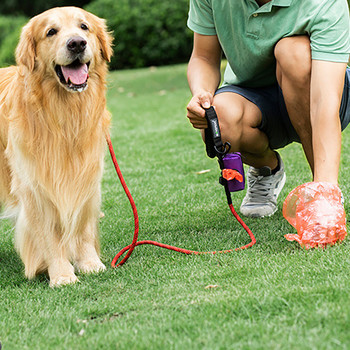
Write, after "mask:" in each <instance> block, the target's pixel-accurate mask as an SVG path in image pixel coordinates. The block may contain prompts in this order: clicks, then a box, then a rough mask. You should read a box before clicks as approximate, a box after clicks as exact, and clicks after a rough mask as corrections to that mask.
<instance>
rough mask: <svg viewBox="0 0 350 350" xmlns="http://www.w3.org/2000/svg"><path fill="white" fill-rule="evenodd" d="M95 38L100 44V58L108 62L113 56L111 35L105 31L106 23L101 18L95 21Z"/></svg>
mask: <svg viewBox="0 0 350 350" xmlns="http://www.w3.org/2000/svg"><path fill="white" fill-rule="evenodd" d="M97 37H98V40H99V42H100V46H101V54H102V57H103V58H104V59H105V60H106V61H107V62H110V61H111V57H112V55H113V49H112V42H113V37H112V33H111V32H108V31H107V25H106V21H105V20H104V19H101V18H98V21H97Z"/></svg>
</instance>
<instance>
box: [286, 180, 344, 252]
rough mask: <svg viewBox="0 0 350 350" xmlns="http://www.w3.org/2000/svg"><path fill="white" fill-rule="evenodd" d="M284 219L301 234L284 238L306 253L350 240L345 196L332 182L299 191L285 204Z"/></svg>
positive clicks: (290, 195)
mask: <svg viewBox="0 0 350 350" xmlns="http://www.w3.org/2000/svg"><path fill="white" fill-rule="evenodd" d="M283 216H284V217H285V219H287V221H288V222H289V223H290V224H291V225H292V226H293V227H294V228H296V230H297V232H298V234H287V235H285V236H284V237H285V238H286V239H287V240H288V241H297V242H298V243H299V244H300V245H301V246H302V247H304V248H306V249H309V248H315V247H326V246H327V245H328V244H329V245H333V244H335V243H336V242H341V241H342V240H343V239H344V238H345V236H346V218H345V210H344V207H343V205H342V204H341V192H340V189H339V187H338V186H337V185H334V184H331V183H328V182H309V183H306V184H303V185H300V186H298V187H297V188H295V189H294V190H293V191H292V192H290V193H289V195H288V196H287V198H286V200H285V201H284V204H283Z"/></svg>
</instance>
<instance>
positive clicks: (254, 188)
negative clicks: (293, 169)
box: [240, 152, 286, 218]
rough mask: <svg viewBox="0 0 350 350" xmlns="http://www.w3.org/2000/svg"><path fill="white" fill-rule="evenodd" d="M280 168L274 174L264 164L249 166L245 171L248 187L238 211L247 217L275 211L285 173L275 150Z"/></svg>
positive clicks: (269, 214) (256, 216) (258, 216)
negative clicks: (255, 166)
mask: <svg viewBox="0 0 350 350" xmlns="http://www.w3.org/2000/svg"><path fill="white" fill-rule="evenodd" d="M276 155H277V157H278V160H279V163H280V169H279V170H278V171H277V172H276V174H274V175H273V174H272V173H271V169H270V168H269V167H267V166H264V167H262V168H260V169H257V168H254V167H250V168H249V170H248V173H247V183H248V189H247V193H246V195H245V197H244V199H243V201H242V204H241V208H240V212H241V213H242V214H243V215H245V216H248V217H252V218H262V217H264V216H271V215H273V214H274V213H275V212H276V211H277V198H278V195H279V194H280V192H281V190H282V188H283V186H284V184H285V182H286V174H285V172H284V165H283V161H282V159H281V157H280V155H279V154H278V153H277V152H276Z"/></svg>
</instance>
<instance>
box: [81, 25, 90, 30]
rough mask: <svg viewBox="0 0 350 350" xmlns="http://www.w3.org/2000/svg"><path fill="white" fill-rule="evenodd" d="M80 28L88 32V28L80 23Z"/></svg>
mask: <svg viewBox="0 0 350 350" xmlns="http://www.w3.org/2000/svg"><path fill="white" fill-rule="evenodd" d="M80 28H81V29H82V30H89V27H88V26H87V25H86V24H85V23H82V24H81V25H80Z"/></svg>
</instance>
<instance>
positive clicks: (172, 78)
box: [0, 65, 350, 350]
mask: <svg viewBox="0 0 350 350" xmlns="http://www.w3.org/2000/svg"><path fill="white" fill-rule="evenodd" d="M185 71H186V67H185V66H184V65H180V66H174V67H166V68H159V69H156V70H151V69H142V70H133V71H123V72H114V73H111V75H110V82H109V85H110V88H109V92H108V105H109V109H110V111H111V112H112V114H113V128H112V139H113V143H114V146H115V150H116V153H117V158H118V161H119V164H120V166H121V169H122V171H123V174H124V177H125V180H126V182H127V184H128V186H129V188H130V190H131V192H132V194H133V196H134V199H135V202H136V204H137V206H138V210H139V216H140V237H139V238H140V239H153V240H158V241H161V242H164V243H168V244H174V245H177V246H181V247H185V248H188V249H196V250H197V249H198V250H216V249H229V248H234V247H238V246H240V245H243V244H246V243H247V242H248V241H249V237H248V236H247V234H246V233H245V232H244V231H243V230H242V229H241V228H240V226H239V224H238V223H237V222H235V220H234V218H233V217H232V215H231V213H230V211H229V209H228V207H227V204H226V201H225V195H224V191H223V189H222V188H221V186H220V185H219V184H218V183H217V180H218V176H219V170H218V166H217V163H216V161H214V160H211V159H208V158H207V157H206V155H205V151H204V146H203V144H202V142H201V139H200V136H199V133H198V132H197V131H196V130H194V129H192V127H191V126H190V124H189V122H188V121H187V119H186V117H185V115H186V112H185V107H186V104H187V102H188V100H189V99H190V93H189V90H188V87H187V82H186V72H185ZM343 135H344V136H343V157H342V164H341V177H340V178H341V181H340V184H341V188H342V190H343V193H344V195H345V199H346V205H345V206H346V211H347V212H348V211H349V193H350V188H349V186H350V185H349V183H350V181H349V178H350V175H349V174H350V169H349V161H348V159H349V158H348V153H349V151H350V141H349V132H345V133H344V134H343ZM281 155H282V157H283V159H284V162H285V167H286V172H287V183H286V186H285V188H284V189H283V191H282V193H281V196H280V200H279V207H280V210H279V211H278V213H277V214H275V215H274V216H273V217H271V218H266V219H262V220H253V219H246V220H245V221H246V223H247V224H248V225H249V227H250V228H251V229H252V231H253V232H254V234H255V236H256V238H257V244H256V245H255V246H254V247H253V248H252V249H249V250H246V251H241V252H235V253H232V254H226V255H214V256H213V255H209V256H185V255H182V254H178V253H172V252H169V251H165V250H162V249H159V248H155V247H150V246H142V247H138V248H136V250H135V251H134V254H133V255H132V257H131V258H130V259H129V261H128V263H127V264H126V265H124V266H123V267H121V268H118V269H114V270H113V269H111V268H108V269H107V271H106V272H105V273H101V274H98V275H80V276H79V278H80V281H81V283H78V284H76V285H73V286H67V287H64V288H61V289H54V290H52V289H50V288H49V287H48V281H47V278H46V277H45V276H40V277H38V278H37V279H35V280H33V281H27V280H26V279H25V278H24V274H23V265H22V263H21V261H20V259H19V257H18V256H17V254H16V252H15V250H14V247H13V229H12V226H11V224H10V223H9V222H7V221H2V222H1V223H0V296H1V298H0V342H1V343H2V346H3V349H249V350H250V349H317V350H318V349H349V348H350V333H349V322H350V302H349V300H350V292H349V287H350V277H349V266H350V254H349V253H350V245H349V240H348V239H346V240H345V241H344V242H343V243H342V244H341V245H337V246H334V247H332V248H329V249H326V250H311V251H305V250H302V249H301V248H300V247H299V246H298V245H297V244H296V243H291V242H288V241H286V240H285V239H284V238H283V235H284V234H286V233H290V232H293V228H292V227H291V226H290V225H289V224H288V223H287V222H286V220H285V219H284V218H283V217H282V214H281V207H282V203H283V199H284V198H285V197H286V196H287V194H288V193H289V192H290V191H291V190H292V189H293V188H294V187H296V186H297V185H299V184H301V183H304V182H307V181H310V180H311V177H310V172H309V170H308V167H307V164H306V161H305V158H304V156H303V153H302V150H301V147H300V146H299V145H296V144H295V145H291V146H289V147H287V148H285V149H283V150H281ZM204 169H209V170H210V172H208V173H205V174H202V175H198V174H197V172H199V171H200V170H204ZM102 191H103V211H104V213H105V218H103V219H102V220H101V225H100V230H101V242H102V259H103V261H104V263H105V264H106V265H108V266H109V264H110V262H111V260H112V258H113V257H114V255H115V254H116V253H117V252H118V251H119V249H121V248H122V247H124V246H125V245H127V244H129V243H130V242H131V239H132V234H133V218H132V212H131V209H130V207H129V203H128V201H127V198H126V196H125V194H124V192H123V190H122V188H121V186H120V184H119V181H118V179H117V177H116V174H115V173H114V170H113V165H112V163H111V161H110V159H109V157H108V155H106V169H105V175H104V179H103V184H102ZM243 195H244V193H243V192H239V193H235V194H234V195H233V202H234V203H233V204H234V206H235V208H237V209H238V208H239V205H240V202H241V200H242V198H243ZM208 285H217V287H216V288H211V289H206V288H205V287H206V286H208Z"/></svg>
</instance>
